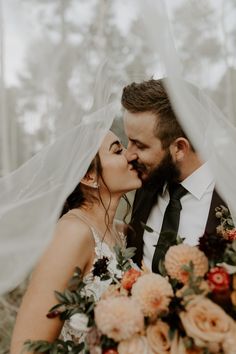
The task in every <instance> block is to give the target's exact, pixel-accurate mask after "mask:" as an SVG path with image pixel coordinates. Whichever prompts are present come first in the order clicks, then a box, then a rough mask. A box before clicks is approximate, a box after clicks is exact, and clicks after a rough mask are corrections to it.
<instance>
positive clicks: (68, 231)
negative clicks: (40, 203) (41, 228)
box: [55, 213, 93, 241]
mask: <svg viewBox="0 0 236 354" xmlns="http://www.w3.org/2000/svg"><path fill="white" fill-rule="evenodd" d="M55 235H56V236H57V237H60V236H62V237H66V238H69V237H71V238H76V239H80V241H81V239H84V240H85V241H88V240H91V239H93V237H91V236H92V231H91V228H90V227H89V225H88V224H87V223H85V222H84V221H83V220H81V219H80V218H78V217H77V216H76V215H74V214H71V213H67V214H65V215H63V216H62V217H61V218H60V219H59V220H58V222H57V225H56V228H55Z"/></svg>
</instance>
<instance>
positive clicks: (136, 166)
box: [130, 160, 147, 172]
mask: <svg viewBox="0 0 236 354" xmlns="http://www.w3.org/2000/svg"><path fill="white" fill-rule="evenodd" d="M130 164H131V165H132V166H133V168H134V169H135V170H136V171H137V172H146V171H147V168H146V166H145V165H144V164H142V163H139V162H138V161H137V160H134V161H131V162H130Z"/></svg>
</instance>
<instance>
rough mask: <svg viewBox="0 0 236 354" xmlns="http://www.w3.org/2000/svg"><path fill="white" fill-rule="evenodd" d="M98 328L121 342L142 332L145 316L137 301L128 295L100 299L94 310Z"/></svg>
mask: <svg viewBox="0 0 236 354" xmlns="http://www.w3.org/2000/svg"><path fill="white" fill-rule="evenodd" d="M94 313H95V322H96V324H97V327H98V329H99V330H100V331H101V332H102V333H103V334H105V335H107V336H108V337H109V338H112V339H114V340H115V341H117V342H119V341H121V340H125V339H128V338H130V337H132V336H133V335H134V334H135V333H139V332H142V330H143V328H144V316H143V313H142V311H141V308H140V307H139V305H138V304H137V302H136V301H134V300H133V299H131V298H130V297H126V296H119V297H114V298H112V297H110V298H108V299H106V300H100V301H99V302H98V303H97V305H96V307H95V310H94Z"/></svg>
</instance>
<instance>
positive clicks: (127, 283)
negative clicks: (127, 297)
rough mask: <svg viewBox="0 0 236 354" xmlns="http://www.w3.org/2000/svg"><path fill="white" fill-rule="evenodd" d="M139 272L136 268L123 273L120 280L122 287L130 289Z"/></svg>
mask: <svg viewBox="0 0 236 354" xmlns="http://www.w3.org/2000/svg"><path fill="white" fill-rule="evenodd" d="M140 275H141V272H140V271H139V270H136V269H133V268H131V269H129V270H128V271H127V272H125V274H124V275H123V278H122V280H121V285H122V286H123V288H124V289H126V290H130V289H131V288H132V286H133V284H134V283H135V282H136V280H137V279H138V277H140Z"/></svg>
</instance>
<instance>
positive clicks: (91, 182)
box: [80, 172, 98, 188]
mask: <svg viewBox="0 0 236 354" xmlns="http://www.w3.org/2000/svg"><path fill="white" fill-rule="evenodd" d="M80 183H81V184H83V185H84V186H87V187H91V188H98V183H97V176H96V174H95V173H93V172H87V173H86V175H85V176H84V177H83V178H82V179H81V181H80Z"/></svg>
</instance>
